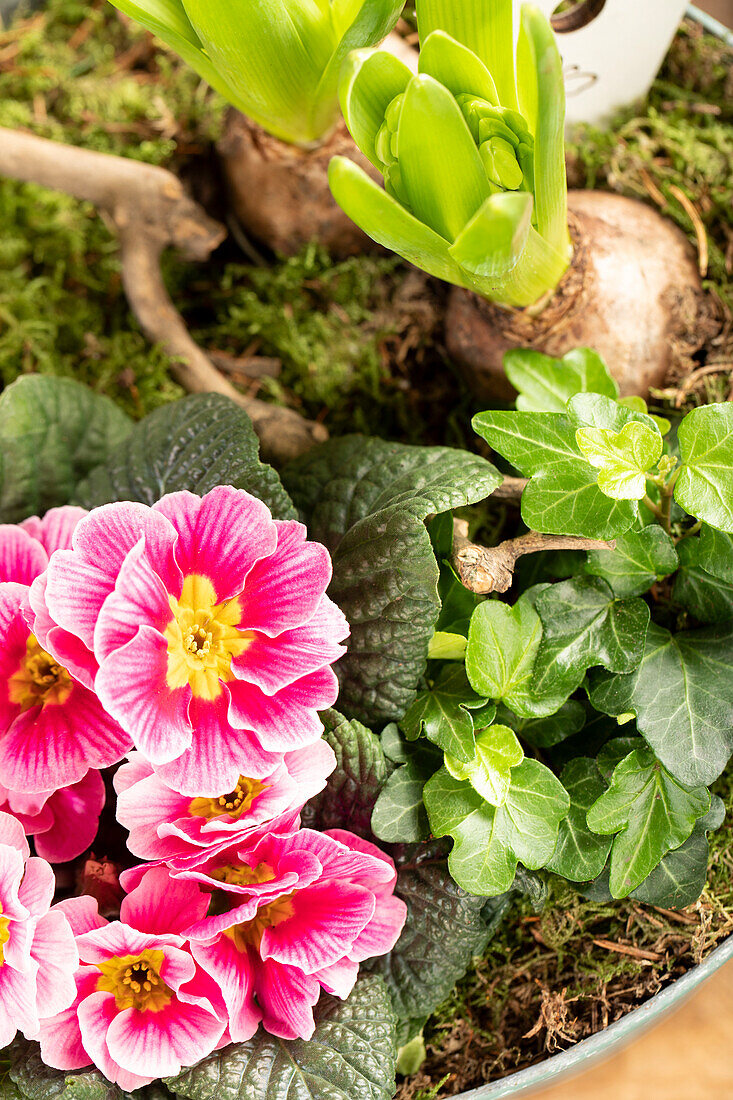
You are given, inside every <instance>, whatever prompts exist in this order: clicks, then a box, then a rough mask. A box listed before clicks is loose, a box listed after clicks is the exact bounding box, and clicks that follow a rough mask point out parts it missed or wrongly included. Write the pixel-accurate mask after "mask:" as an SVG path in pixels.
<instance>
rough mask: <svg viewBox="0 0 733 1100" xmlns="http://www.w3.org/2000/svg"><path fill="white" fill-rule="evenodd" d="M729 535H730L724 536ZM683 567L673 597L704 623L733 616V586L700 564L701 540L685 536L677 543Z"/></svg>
mask: <svg viewBox="0 0 733 1100" xmlns="http://www.w3.org/2000/svg"><path fill="white" fill-rule="evenodd" d="M720 537H721V538H726V537H727V536H726V535H722V534H721V536H720ZM677 552H678V554H679V558H680V569H679V572H678V574H677V576H676V577H675V581H674V588H673V589H672V599H673V600H674V602H675V603H676V604H679V605H680V607H684V609H685V611H689V613H690V614H691V615H693V616H694V617H695V618H696V619H697V621H698V622H700V623H724V622H727V621H728V620H729V619H733V585H732V584H729V583H728V581H724V580H722V579H721V578H720V577H717V576H714V575H713V574H712V573H708V572H707V571H706V570H705V569H703V568H702V567H701V565H700V540H699V539H696V538H687V539H683V540H682V542H680V543H679V544H678V546H677Z"/></svg>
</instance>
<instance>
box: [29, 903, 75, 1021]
mask: <svg viewBox="0 0 733 1100" xmlns="http://www.w3.org/2000/svg"><path fill="white" fill-rule="evenodd" d="M31 954H32V955H33V958H34V959H35V960H36V962H37V963H38V984H37V996H38V1015H39V1016H40V1017H41V1018H43V1019H46V1018H48V1017H49V1016H55V1015H56V1014H57V1013H59V1012H63V1011H64V1010H65V1009H67V1008H68V1007H69V1006H70V1005H71V1004H73V1002H74V998H75V997H76V981H75V973H76V970H77V967H78V965H79V952H78V951H77V948H76V942H75V940H74V933H73V932H72V931H71V925H70V924H69V922H68V920H67V919H66V917H65V916H64V914H63V913H62V912H61V911H60V910H58V909H55V910H54V911H53V912H50V913H46V915H45V916H43V917H41V919H40V920H39V922H38V924H37V925H36V931H35V935H34V937H33V946H32V947H31Z"/></svg>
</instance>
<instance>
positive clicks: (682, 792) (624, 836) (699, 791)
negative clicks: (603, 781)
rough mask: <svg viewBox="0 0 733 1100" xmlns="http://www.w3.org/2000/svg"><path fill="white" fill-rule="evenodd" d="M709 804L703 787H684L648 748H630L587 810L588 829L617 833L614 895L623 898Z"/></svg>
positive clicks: (613, 851) (685, 834) (681, 839)
mask: <svg viewBox="0 0 733 1100" xmlns="http://www.w3.org/2000/svg"><path fill="white" fill-rule="evenodd" d="M709 809H710V792H709V791H708V789H707V787H704V786H697V787H693V788H692V789H686V788H684V787H682V786H681V785H680V783H678V782H677V780H676V779H675V778H674V777H673V776H672V775H671V774H670V773H669V772H668V771H667V769H666V768H664V767H663V766H662V765H661V764H660V762H659V761H658V760H657V759H656V757H655V756H654V753H653V752H652V751H651V750H650V749H647V748H643V749H635V750H634V751H633V752H631V753H629V755H628V756H627V757H625V758H624V759H623V760H622V761H621V762H620V763H619V764H618V765H617V766H616V768H615V769H614V772H613V776H612V777H611V783H610V785H609V788H608V790H607V791H605V792H604V793H603V794H602V795H601V796H600V798H599V799H598V800H597V801H596V802H595V803H594V804H593V805H592V806H591V807H590V809H589V810H588V814H587V821H588V827H589V828H590V829H591V831H592V832H594V833H600V834H602V835H605V836H608V835H612V834H617V835H616V837H615V839H614V841H613V846H612V848H611V866H610V871H611V874H610V882H609V885H610V889H611V893H612V895H613V896H614V897H615V898H623V897H626V896H627V895H628V894H629V893H630V892H631V891H632V890H634V889H636V887H637V886H639V885H641V883H642V882H643V881H644V879H645V878H647V876H648V875H650V874H651V872H652V871H653V870H654V868H655V867H656V866H658V864H659V863H660V862H661V860H662V859H663V857H664V856H665V855H666V854H667V852H669V851H671V850H673V849H674V848H679V847H680V845H682V844H684V842H685V841H686V840H687V838H688V837H689V836H690V834H691V833H692V830H693V829H694V827H695V822H696V821H697V820H698V819H699V818H701V817H704V816H705V814H707V813H708V811H709Z"/></svg>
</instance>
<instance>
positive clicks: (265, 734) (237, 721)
mask: <svg viewBox="0 0 733 1100" xmlns="http://www.w3.org/2000/svg"><path fill="white" fill-rule="evenodd" d="M323 671H327V673H329V674H330V676H332V677H333V681H334V687H333V690H332V691H329V692H328V694H327V695H324V693H323V692H322V691H321V690H320V688H321V686H322V682H323V677H322V675H321V673H322V672H323ZM315 678H317V679H315ZM305 680H308V681H311V680H314V685H313V687H314V690H313V691H308V690H306V689H305V687H304V681H303V680H298V681H296V683H295V684H291V685H290V686H289V687H286V688H283V689H282V690H281V691H278V692H277V693H276V694H275V695H265V693H264V692H263V691H261V690H260V688H258V687H255V685H254V684H246V683H244V682H243V681H242V680H231V681H230V682H229V684H228V688H229V693H230V695H231V703H230V705H229V720H230V724H231V725H233V726H235V727H238V728H240V729H247V730H253V731H255V732H256V734H257V737H258V739H259V741H260V742H261V744H262V747H263V748H265V749H267V750H268V751H269V752H292V751H293V750H294V749H301V748H304V747H305V746H306V745H310V744H312V743H313V742H315V741H319V740H320V739H321V736H322V734H323V723H322V722H321V719H320V718H319V716H318V711H319V710H325V709H326V708H327V707H330V706H332V705H333V703H335V701H336V697H337V695H338V682H337V681H336V678H335V676H333V673H331V670H330V668H329V669H328V670H320V671H319V672H317V673H315V674H314V676H307V677H305ZM329 684H330V679H329ZM311 699H313V700H314V701H313V702H311ZM322 699H329V700H330V701H329V702H322V701H321V700H322ZM304 700H307V702H304Z"/></svg>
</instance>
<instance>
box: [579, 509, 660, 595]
mask: <svg viewBox="0 0 733 1100" xmlns="http://www.w3.org/2000/svg"><path fill="white" fill-rule="evenodd" d="M678 564H679V563H678V560H677V553H676V551H675V547H674V543H673V542H672V539H671V538H670V537H669V535H668V534H667V532H666V531H664V530H662V528H661V527H660V526H659V525H658V524H656V523H651V524H650V525H649V526H648V527H644V528H642V530H641V531H628V532H627V533H626V534H625V535H620V536H619V537H618V538H617V539H616V548H615V549H614V550H591V551H589V553H588V564H587V565H586V567H585V571H586V573H588V574H591V575H592V576H595V577H602V578H603V580H605V581H607V582H608V584H610V586H611V588H612V589H613V594H614V595H615V596H616V597H617V598H618V599H624V598H626V597H628V596H641V595H643V593H644V592H647V591H648V590H649V588H651V586H652V585H653V584H654V582H655V581H657V580H662V579H663V578H664V577H667V576H669V574H670V573H674V572H675V570H676V569H677V566H678Z"/></svg>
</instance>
